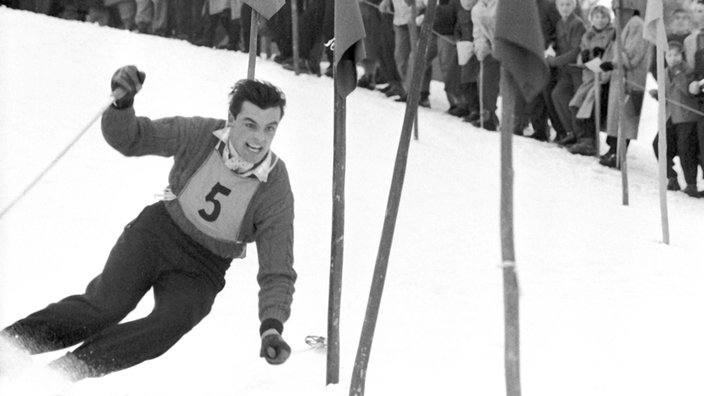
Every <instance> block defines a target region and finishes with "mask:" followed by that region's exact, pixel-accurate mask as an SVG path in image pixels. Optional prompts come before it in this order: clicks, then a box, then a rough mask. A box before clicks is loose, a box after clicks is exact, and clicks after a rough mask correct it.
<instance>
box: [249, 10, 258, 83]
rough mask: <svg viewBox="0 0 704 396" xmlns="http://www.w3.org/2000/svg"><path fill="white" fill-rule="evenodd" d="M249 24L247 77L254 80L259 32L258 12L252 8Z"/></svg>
mask: <svg viewBox="0 0 704 396" xmlns="http://www.w3.org/2000/svg"><path fill="white" fill-rule="evenodd" d="M250 21H251V23H250V25H249V65H248V67H247V79H248V80H254V73H255V69H256V67H257V42H258V40H257V36H258V34H259V27H258V26H257V25H258V24H259V12H257V11H256V10H255V9H254V8H252V18H251V19H250Z"/></svg>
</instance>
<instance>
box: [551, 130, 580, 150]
mask: <svg viewBox="0 0 704 396" xmlns="http://www.w3.org/2000/svg"><path fill="white" fill-rule="evenodd" d="M555 143H557V145H558V146H560V147H565V146H571V145H573V144H575V143H577V137H576V136H575V135H574V133H572V132H567V133H566V134H565V137H563V138H561V139H559V140H557V141H556V142H555Z"/></svg>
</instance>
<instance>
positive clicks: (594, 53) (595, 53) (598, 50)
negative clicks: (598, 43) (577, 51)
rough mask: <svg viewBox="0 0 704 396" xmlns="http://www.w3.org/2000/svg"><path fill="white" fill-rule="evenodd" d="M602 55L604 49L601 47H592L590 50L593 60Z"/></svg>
mask: <svg viewBox="0 0 704 396" xmlns="http://www.w3.org/2000/svg"><path fill="white" fill-rule="evenodd" d="M602 55H604V49H603V48H601V47H594V49H592V57H594V58H601V56H602Z"/></svg>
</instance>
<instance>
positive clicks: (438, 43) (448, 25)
mask: <svg viewBox="0 0 704 396" xmlns="http://www.w3.org/2000/svg"><path fill="white" fill-rule="evenodd" d="M426 3H427V0H423V8H422V10H421V15H420V16H419V17H418V18H417V21H416V23H417V25H419V26H420V25H421V24H422V23H423V19H424V15H422V13H424V12H425V9H424V7H425V6H426V5H427V4H426ZM456 22H457V10H456V9H455V7H454V6H453V5H452V4H450V0H438V3H437V7H436V8H435V20H434V21H433V27H432V29H433V33H434V34H433V36H432V37H430V40H429V41H428V50H427V52H426V56H425V65H426V68H425V73H424V74H423V83H422V86H421V91H420V102H419V103H418V104H419V105H420V106H423V107H430V100H429V97H430V81H431V80H432V77H433V68H432V64H433V60H434V59H435V58H437V59H438V64H439V66H440V76H441V78H442V81H443V82H444V81H446V80H447V74H448V72H449V69H450V65H451V62H452V61H453V60H455V61H456V55H457V47H456V44H455V40H454V38H453V35H454V30H455V23H456ZM445 92H446V96H447V101H448V102H449V103H450V105H452V98H451V96H450V94H449V93H448V87H447V86H446V87H445Z"/></svg>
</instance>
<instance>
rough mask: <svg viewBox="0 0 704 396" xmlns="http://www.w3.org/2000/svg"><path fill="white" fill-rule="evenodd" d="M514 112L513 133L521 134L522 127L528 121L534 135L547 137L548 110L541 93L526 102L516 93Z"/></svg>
mask: <svg viewBox="0 0 704 396" xmlns="http://www.w3.org/2000/svg"><path fill="white" fill-rule="evenodd" d="M514 113H515V117H516V125H514V131H512V132H514V133H517V134H522V133H523V128H524V126H525V125H527V124H528V123H529V122H530V124H531V125H532V126H533V133H534V136H535V137H541V138H545V140H547V139H549V138H550V136H549V135H548V111H547V108H546V105H545V100H544V98H543V95H542V94H538V95H537V96H536V97H535V98H534V99H533V100H531V101H530V102H526V100H525V99H524V98H523V95H516V102H515V108H514Z"/></svg>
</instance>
